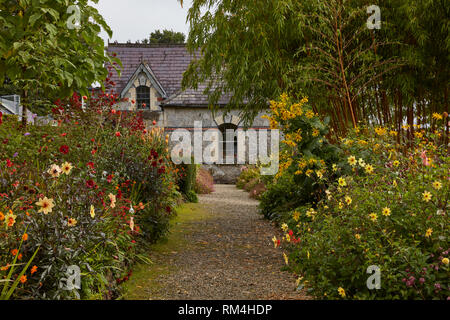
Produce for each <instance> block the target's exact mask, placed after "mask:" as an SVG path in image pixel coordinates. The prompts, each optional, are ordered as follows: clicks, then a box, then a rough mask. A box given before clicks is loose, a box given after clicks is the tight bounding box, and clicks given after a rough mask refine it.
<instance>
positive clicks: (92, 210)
mask: <svg viewBox="0 0 450 320" xmlns="http://www.w3.org/2000/svg"><path fill="white" fill-rule="evenodd" d="M90 214H91V218H92V219H94V218H95V208H94V206H93V205H91V212H90Z"/></svg>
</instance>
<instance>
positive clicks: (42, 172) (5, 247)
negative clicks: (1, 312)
mask: <svg viewBox="0 0 450 320" xmlns="http://www.w3.org/2000/svg"><path fill="white" fill-rule="evenodd" d="M116 99H117V95H114V94H104V93H101V94H100V95H99V96H92V97H90V99H89V101H88V104H89V107H88V108H87V109H86V110H84V111H83V110H82V109H81V102H80V97H79V96H77V95H75V96H74V97H72V98H71V99H69V100H65V101H61V102H60V103H59V104H58V105H57V106H56V107H55V108H54V112H55V114H54V116H55V118H56V119H57V125H56V126H52V125H50V124H49V125H39V126H29V127H27V132H26V133H24V132H23V128H21V126H20V124H19V123H18V122H17V118H16V117H3V121H0V136H1V137H2V141H1V144H0V212H1V214H0V268H1V269H0V270H1V271H0V275H1V276H2V277H3V276H6V270H7V269H3V268H4V267H6V266H7V265H8V263H9V264H11V260H12V258H14V255H12V253H16V252H15V249H18V248H21V249H19V251H20V254H19V256H20V257H19V256H17V253H16V254H15V256H16V258H17V259H18V260H22V261H29V259H30V258H31V257H32V255H33V253H34V252H35V251H36V249H37V248H39V251H38V252H37V254H36V256H35V257H34V260H33V264H35V266H36V268H37V269H36V270H34V271H27V274H26V275H27V277H28V279H27V281H26V282H24V283H21V284H19V286H18V287H17V288H16V290H15V292H14V295H13V297H14V298H26V299H30V298H33V299H36V298H40V299H75V298H76V295H75V292H74V291H68V290H64V289H63V288H61V287H60V286H59V284H60V280H62V279H63V278H66V277H67V275H66V272H67V268H68V267H69V266H73V265H76V266H79V267H80V269H81V272H82V275H81V281H82V290H81V291H79V293H80V294H81V298H82V299H99V298H104V299H112V298H115V297H117V296H118V295H119V293H120V288H119V286H118V285H119V284H120V283H121V282H123V281H126V280H127V279H128V278H129V276H130V275H131V270H130V269H131V268H132V266H133V264H134V263H135V262H136V260H138V259H142V255H140V254H139V250H141V244H145V243H149V242H150V243H151V242H155V241H157V240H158V239H159V238H160V237H162V236H164V235H166V233H167V229H168V225H169V219H170V217H171V216H172V211H173V208H174V207H175V205H176V204H177V198H178V196H179V194H178V193H177V192H176V190H175V179H174V178H175V177H174V171H173V168H172V165H171V162H170V161H169V158H168V153H167V144H166V142H165V139H164V137H163V135H162V134H161V133H160V132H155V130H154V131H152V133H151V134H144V126H143V120H142V117H141V116H140V115H139V114H128V115H126V114H121V113H120V112H116V111H114V110H111V106H112V105H114V102H116V101H117V100H116ZM64 168H69V169H67V170H66V169H64ZM45 198H48V199H51V202H52V203H53V204H54V206H51V205H47V207H48V208H49V209H51V210H49V211H48V212H45V211H44V212H43V211H42V210H39V209H41V208H43V207H42V206H43V204H42V202H43V201H42V199H44V200H45ZM49 202H50V201H49ZM49 202H48V203H49ZM25 229H26V230H27V231H26V233H27V239H26V241H25V240H24V241H23V245H22V246H21V247H20V245H19V240H20V239H21V238H22V234H23V233H24V230H25ZM13 263H15V262H13ZM4 272H5V274H4ZM14 276H17V275H16V274H14ZM9 278H11V277H8V279H9Z"/></svg>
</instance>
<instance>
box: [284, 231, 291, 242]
mask: <svg viewBox="0 0 450 320" xmlns="http://www.w3.org/2000/svg"><path fill="white" fill-rule="evenodd" d="M285 238H286V241H287V242H291V236H290V235H289V234H288V233H286V235H285Z"/></svg>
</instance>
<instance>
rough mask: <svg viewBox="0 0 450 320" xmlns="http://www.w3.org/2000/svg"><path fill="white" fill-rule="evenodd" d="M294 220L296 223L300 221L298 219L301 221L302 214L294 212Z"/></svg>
mask: <svg viewBox="0 0 450 320" xmlns="http://www.w3.org/2000/svg"><path fill="white" fill-rule="evenodd" d="M292 218H293V219H294V220H295V221H298V219H300V212H298V211H294V214H293V215H292Z"/></svg>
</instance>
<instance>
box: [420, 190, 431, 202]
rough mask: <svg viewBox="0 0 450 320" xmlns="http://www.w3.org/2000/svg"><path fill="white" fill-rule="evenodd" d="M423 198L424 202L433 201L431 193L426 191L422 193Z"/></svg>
mask: <svg viewBox="0 0 450 320" xmlns="http://www.w3.org/2000/svg"><path fill="white" fill-rule="evenodd" d="M422 196H423V201H425V202H428V201H430V200H431V193H429V192H428V191H425V192H424V193H422Z"/></svg>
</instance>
